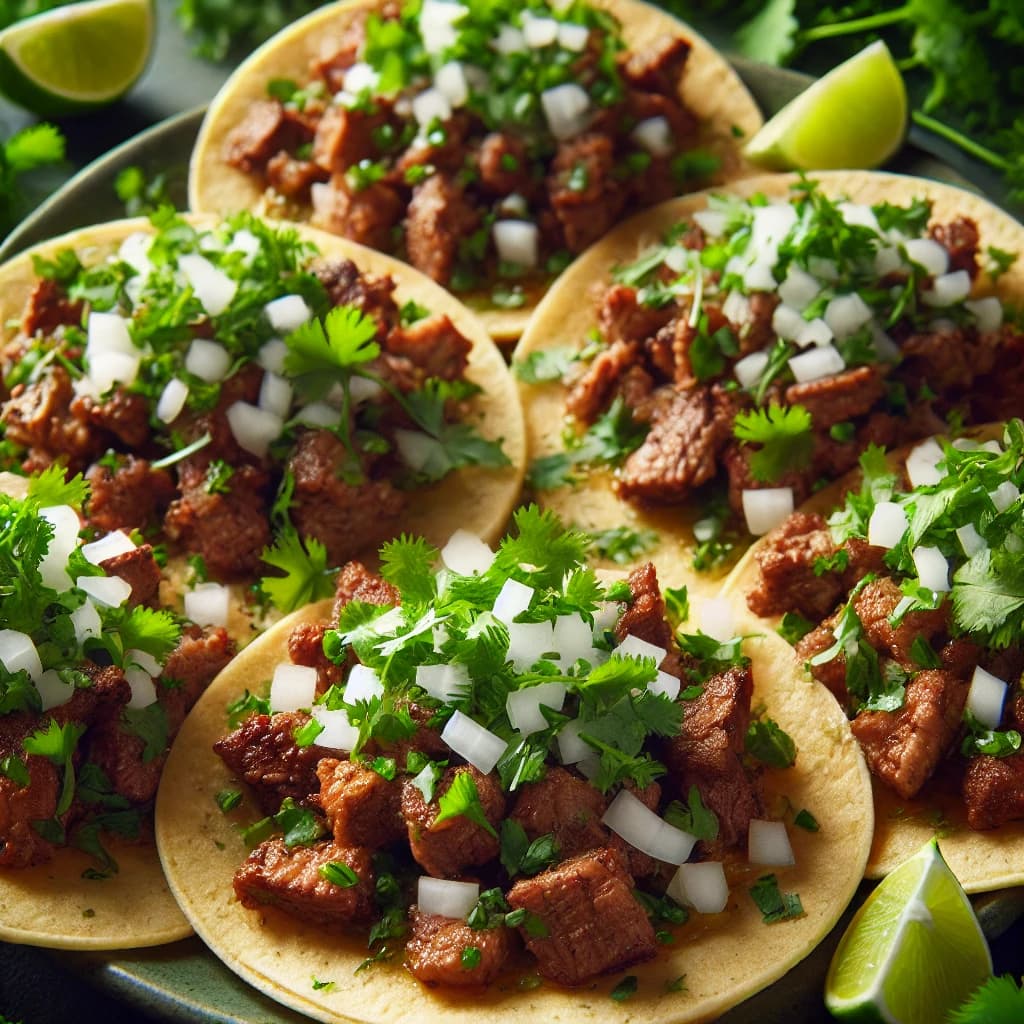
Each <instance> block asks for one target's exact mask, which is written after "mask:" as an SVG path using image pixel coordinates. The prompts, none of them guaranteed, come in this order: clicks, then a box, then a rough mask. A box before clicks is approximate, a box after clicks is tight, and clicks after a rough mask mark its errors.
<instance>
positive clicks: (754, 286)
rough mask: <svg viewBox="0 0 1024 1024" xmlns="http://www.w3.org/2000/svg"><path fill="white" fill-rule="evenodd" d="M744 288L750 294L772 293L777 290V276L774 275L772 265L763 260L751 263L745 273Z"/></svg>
mask: <svg viewBox="0 0 1024 1024" xmlns="http://www.w3.org/2000/svg"><path fill="white" fill-rule="evenodd" d="M743 286H744V287H745V288H746V289H747V291H748V292H770V291H773V290H774V288H775V275H774V274H773V273H772V264H770V263H766V262H764V261H763V260H758V261H757V262H756V263H751V264H750V266H749V267H747V269H746V270H744V271H743Z"/></svg>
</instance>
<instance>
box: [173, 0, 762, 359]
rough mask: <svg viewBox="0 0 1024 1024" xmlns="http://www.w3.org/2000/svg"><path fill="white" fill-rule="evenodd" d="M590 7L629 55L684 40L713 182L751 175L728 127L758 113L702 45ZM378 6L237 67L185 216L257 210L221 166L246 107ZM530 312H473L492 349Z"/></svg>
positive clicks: (251, 188)
mask: <svg viewBox="0 0 1024 1024" xmlns="http://www.w3.org/2000/svg"><path fill="white" fill-rule="evenodd" d="M591 2H592V4H593V6H594V7H599V8H605V9H607V10H609V11H611V13H612V14H614V15H615V17H616V18H618V20H619V22H620V24H621V26H622V32H623V37H624V38H625V40H626V43H627V45H628V46H629V48H630V49H641V48H643V47H644V46H648V45H650V44H652V43H655V42H658V41H659V40H661V39H663V38H664V37H666V36H678V35H682V36H685V37H686V38H687V39H689V40H690V42H691V43H692V47H693V48H692V51H691V53H690V57H689V59H688V61H687V64H686V71H685V74H684V75H683V83H682V88H681V89H680V95H681V96H682V98H683V100H684V101H685V102H686V105H687V106H688V107H689V108H690V110H692V111H693V112H694V113H695V114H696V115H697V116H698V117H699V118H700V119H701V120H702V121H704V122H705V123H706V124H707V125H708V133H709V136H710V139H709V145H708V146H707V148H708V149H711V150H712V151H714V152H715V153H717V154H718V155H719V156H721V158H722V161H723V163H722V167H721V169H720V171H719V172H718V173H717V174H716V175H715V176H714V178H713V180H714V181H715V182H719V181H731V180H733V179H734V178H738V177H742V176H744V175H746V174H750V173H753V170H752V168H751V167H750V165H749V164H746V163H745V162H743V161H742V160H741V158H740V157H739V155H738V150H737V144H736V137H735V136H734V135H733V127H734V126H735V127H736V128H737V129H739V131H740V132H742V133H743V135H744V136H745V137H747V138H749V137H750V136H751V135H752V134H753V133H754V132H756V131H757V130H758V128H760V127H761V124H762V118H761V114H760V111H759V110H758V108H757V104H756V103H755V102H754V100H753V97H751V95H750V93H748V92H747V90H746V87H745V86H744V85H743V83H742V81H741V80H740V78H739V76H738V75H737V74H736V72H735V71H733V70H732V68H731V67H730V66H729V64H728V63H727V62H726V61H725V59H724V58H723V57H722V56H721V55H720V54H719V53H718V52H717V51H716V50H715V49H714V48H713V47H712V46H711V45H710V44H709V43H708V42H707V40H705V39H704V38H703V37H702V36H700V35H698V34H697V33H696V32H695V31H694V30H693V29H692V28H690V27H689V26H688V25H685V24H683V23H682V22H680V21H679V20H678V19H676V18H673V17H671V16H670V15H668V14H666V13H665V12H664V11H662V10H659V9H658V8H656V7H652V6H651V5H649V4H646V3H642V2H640V0H591ZM380 6H382V3H381V2H374V0H346V2H344V3H339V4H332V5H330V6H329V7H323V8H321V9H319V10H317V11H314V12H313V13H312V14H310V15H308V16H307V17H305V18H302V19H301V20H299V21H297V22H295V24H294V25H291V26H290V27H288V28H287V29H285V30H284V31H282V32H279V33H278V34H277V35H276V36H274V37H273V38H272V39H270V40H269V41H268V42H266V43H264V45H263V46H261V47H260V48H259V49H258V50H256V51H255V53H253V54H252V55H251V56H250V57H249V58H248V59H247V60H246V61H244V62H243V63H242V64H241V65H240V66H239V67H238V69H237V70H236V71H235V72H234V74H232V76H231V77H230V78H229V79H228V81H227V82H226V83H225V85H224V87H223V88H222V89H221V90H220V92H219V93H218V94H217V96H216V97H215V98H214V100H213V102H212V103H211V104H210V109H209V112H208V113H207V115H206V118H205V119H204V121H203V124H202V127H201V128H200V131H199V137H198V139H197V140H196V145H195V149H194V150H193V151H192V161H191V165H190V168H189V192H188V194H189V205H190V206H191V208H192V209H193V210H200V211H209V212H214V213H228V212H232V211H235V210H245V209H253V210H255V209H259V208H260V205H261V200H262V197H263V189H262V188H261V186H260V184H259V182H258V181H257V179H256V178H255V177H254V176H252V175H248V174H244V173H242V172H241V171H239V170H236V169H235V168H234V167H230V166H229V165H228V164H227V163H225V162H224V161H223V160H222V159H221V152H222V150H223V147H224V141H225V139H226V138H227V136H228V134H229V133H230V131H231V129H232V128H233V127H234V126H235V125H236V124H238V123H239V122H240V121H241V120H242V118H243V117H244V115H245V114H246V112H247V111H248V109H249V106H250V105H251V104H252V103H254V102H256V101H257V100H261V99H266V96H267V83H268V82H269V81H271V79H274V78H291V79H302V78H303V76H304V75H305V74H306V72H307V68H308V67H309V62H310V60H311V59H313V58H315V57H317V56H319V55H321V54H325V53H328V54H329V53H331V52H332V51H333V49H335V48H336V47H335V46H334V44H335V43H336V41H337V39H338V37H339V35H340V34H341V32H342V31H343V30H344V28H345V26H346V25H347V24H349V23H350V22H351V21H352V19H353V17H354V16H355V15H356V14H358V13H359V12H361V11H364V10H367V9H371V10H372V9H374V8H379V7H380ZM532 311H533V308H532V306H530V305H529V304H527V305H526V306H523V307H522V308H520V309H513V310H503V309H498V308H495V307H485V308H482V309H480V310H478V312H479V315H480V317H481V319H482V320H483V321H484V323H485V325H486V326H487V329H488V330H489V331H490V332H491V335H492V336H493V337H494V338H495V339H497V340H499V341H503V340H508V341H511V340H514V339H516V338H518V337H519V335H520V334H521V333H522V332H523V329H524V328H525V326H526V323H527V321H528V320H529V318H530V314H531V313H532Z"/></svg>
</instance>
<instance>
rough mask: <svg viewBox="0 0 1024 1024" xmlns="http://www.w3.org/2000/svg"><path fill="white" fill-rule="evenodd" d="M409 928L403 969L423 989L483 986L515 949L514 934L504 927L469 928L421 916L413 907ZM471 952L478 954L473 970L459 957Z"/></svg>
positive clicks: (457, 922)
mask: <svg viewBox="0 0 1024 1024" xmlns="http://www.w3.org/2000/svg"><path fill="white" fill-rule="evenodd" d="M409 927H410V930H411V935H410V937H409V939H408V941H407V942H406V944H405V965H406V967H408V968H409V970H410V971H411V972H412V975H413V977H415V978H417V979H418V980H420V981H422V982H423V983H424V984H426V985H445V986H446V987H452V986H454V987H456V988H465V987H466V986H470V985H487V984H489V983H490V982H491V981H493V980H494V979H495V978H496V977H497V976H498V975H499V974H500V973H501V971H502V969H503V968H504V966H505V964H506V962H507V961H508V958H509V956H510V955H511V953H512V951H513V949H515V947H516V945H517V942H516V935H515V932H513V931H512V929H511V928H506V927H505V926H504V925H499V926H498V927H497V928H483V929H476V928H470V927H469V925H468V924H466V922H465V921H463V920H461V919H459V918H453V917H442V916H441V915H440V914H424V913H423V912H422V911H421V910H419V909H418V908H416V907H413V909H412V911H411V912H410V914H409ZM471 948H472V949H476V950H478V951H479V953H480V958H479V961H478V962H477V963H476V966H474V967H466V966H465V965H464V964H463V960H462V954H463V953H464V952H465V951H466V950H467V949H471Z"/></svg>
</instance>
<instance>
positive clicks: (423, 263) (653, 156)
mask: <svg viewBox="0 0 1024 1024" xmlns="http://www.w3.org/2000/svg"><path fill="white" fill-rule="evenodd" d="M348 14H349V16H351V17H352V23H351V25H350V26H349V27H348V28H347V29H346V31H345V32H344V34H343V35H342V36H341V40H340V47H339V48H338V49H336V50H334V51H333V52H329V53H326V54H325V55H321V56H318V57H317V58H316V59H315V60H314V61H313V62H312V64H311V66H310V67H309V68H308V70H305V75H304V77H302V78H301V79H299V80H298V81H293V80H290V79H280V78H276V79H273V80H271V81H268V82H267V83H266V89H267V97H266V99H263V100H262V101H257V102H255V103H252V104H250V105H249V107H248V111H247V114H246V116H245V118H244V120H242V121H241V122H240V123H239V124H237V125H235V126H234V127H233V128H232V130H231V131H230V133H229V134H228V135H227V137H226V138H225V140H224V143H223V151H222V157H223V160H225V161H226V162H227V163H228V164H229V165H231V166H232V167H234V168H237V169H238V170H240V171H243V172H245V173H248V174H251V175H254V176H255V177H256V178H258V180H259V181H260V182H261V184H262V185H264V186H265V188H266V196H265V201H266V204H267V205H266V208H267V209H268V210H269V211H271V212H273V213H275V215H281V216H287V217H291V218H293V219H301V220H309V221H310V223H312V224H314V225H315V226H317V227H321V228H324V229H326V230H328V231H332V232H334V233H336V234H340V235H343V236H345V237H347V238H351V239H352V240H354V241H357V242H362V243H364V244H366V245H369V246H372V247H373V248H377V249H381V250H383V251H385V252H390V253H393V254H395V255H398V256H400V257H401V258H403V259H406V260H408V261H409V262H410V263H412V264H413V266H415V267H417V268H418V269H420V270H422V271H423V272H424V273H426V274H428V275H429V276H430V277H432V278H433V279H434V280H435V281H437V282H439V283H441V284H443V285H445V286H446V287H449V288H451V289H452V290H454V291H456V292H467V291H481V290H486V291H488V292H489V298H490V303H492V304H494V305H497V306H499V307H505V308H516V307H519V306H523V305H525V304H527V303H528V302H529V303H530V304H532V302H533V301H534V300H535V299H536V297H537V294H538V293H540V292H542V291H543V288H544V286H545V284H546V283H547V282H549V281H550V280H551V278H552V277H554V276H555V275H557V274H558V273H559V271H560V270H561V269H562V268H563V267H565V266H566V265H567V264H568V263H569V262H570V260H571V259H572V257H573V256H574V255H575V254H577V253H580V252H582V251H583V250H584V249H585V248H586V247H587V246H588V245H590V244H591V243H592V242H594V241H596V240H597V239H598V238H600V237H601V235H603V234H604V233H605V232H606V231H607V230H608V229H609V228H610V227H611V226H612V225H613V224H615V223H616V222H617V221H619V220H620V219H622V218H623V217H624V216H625V215H627V214H628V213H629V212H631V211H633V210H636V209H639V208H641V207H643V206H647V205H649V204H651V203H654V202H657V201H659V200H661V199H666V198H668V197H670V196H673V195H677V194H679V193H680V192H682V191H686V190H689V189H692V188H693V187H695V184H696V183H699V182H701V181H706V180H708V178H709V177H710V176H711V175H712V174H713V173H714V172H715V171H716V170H717V169H718V166H719V160H718V158H717V157H715V156H713V155H712V154H711V153H709V152H708V150H707V149H706V148H705V147H706V145H707V144H708V143H709V141H710V137H709V135H708V133H707V131H706V130H705V129H704V128H703V127H702V125H701V123H700V121H699V120H698V118H697V117H696V116H695V115H694V114H693V113H692V112H691V111H690V110H688V109H687V107H686V106H685V105H684V104H683V102H682V101H681V99H680V88H681V82H682V79H683V75H684V73H685V70H686V64H687V58H688V56H689V53H690V44H689V42H688V41H687V40H686V39H684V38H682V37H681V36H675V37H663V38H662V39H660V40H659V41H658V43H657V44H656V45H654V46H652V47H651V48H649V49H645V50H642V51H638V52H630V51H628V50H627V49H626V46H625V43H624V41H623V38H622V34H621V31H620V25H619V23H618V22H617V20H616V19H615V17H614V16H613V15H612V14H611V13H609V12H607V11H603V10H600V9H597V8H594V7H590V6H588V5H587V4H585V3H583V2H581V0H570V2H569V3H568V4H566V3H551V4H550V5H548V4H547V3H545V2H538V3H531V4H530V5H529V6H527V5H524V4H515V5H511V6H507V5H501V4H498V5H494V4H469V5H462V4H459V3H451V2H443V0H422V2H419V0H414V2H411V3H406V4H405V5H403V6H402V7H401V8H400V9H399V7H398V5H397V4H388V5H382V6H381V7H380V9H379V10H373V9H369V13H367V12H365V11H364V12H359V13H357V14H355V15H353V14H352V12H348ZM636 16H637V17H641V16H642V14H641V12H637V15H636ZM295 70H296V71H297V72H300V73H301V72H302V71H303V70H304V69H301V68H296V69H295ZM736 87H737V88H739V86H738V85H737V86H736Z"/></svg>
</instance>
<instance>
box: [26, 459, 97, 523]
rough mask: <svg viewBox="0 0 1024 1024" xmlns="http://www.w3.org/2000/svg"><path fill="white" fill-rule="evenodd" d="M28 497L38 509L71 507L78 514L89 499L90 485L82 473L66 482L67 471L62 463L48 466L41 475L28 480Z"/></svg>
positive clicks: (38, 474) (35, 475) (37, 474)
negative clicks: (60, 506) (55, 506)
mask: <svg viewBox="0 0 1024 1024" xmlns="http://www.w3.org/2000/svg"><path fill="white" fill-rule="evenodd" d="M28 496H29V498H30V499H31V500H32V501H34V502H36V507H37V508H48V507H50V506H52V505H70V506H71V507H72V508H73V509H74V510H75V511H76V512H80V511H81V510H82V506H83V505H84V504H85V502H86V501H87V500H88V499H89V484H88V483H86V481H85V480H84V479H83V477H82V474H81V473H76V474H75V475H74V476H73V477H71V479H70V480H65V469H64V467H63V466H62V465H60V463H57V462H55V463H53V464H52V465H50V466H47V467H46V469H44V470H43V471H42V472H41V473H36V474H34V475H32V476H30V477H29V478H28Z"/></svg>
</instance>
